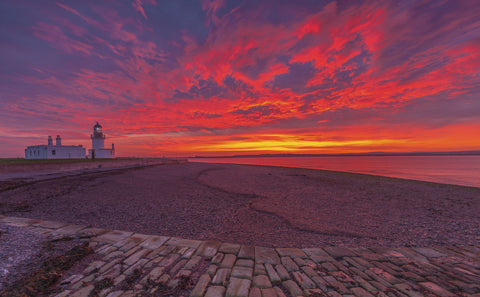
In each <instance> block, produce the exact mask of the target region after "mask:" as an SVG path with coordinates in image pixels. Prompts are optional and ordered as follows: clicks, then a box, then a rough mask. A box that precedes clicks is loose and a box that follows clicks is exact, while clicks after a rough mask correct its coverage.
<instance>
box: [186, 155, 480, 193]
mask: <svg viewBox="0 0 480 297" xmlns="http://www.w3.org/2000/svg"><path fill="white" fill-rule="evenodd" d="M189 161H191V162H206V163H234V164H252V165H269V166H284V167H299V168H313V169H326V170H335V171H347V172H357V173H367V174H374V175H383V176H390V177H399V178H407V179H416V180H423V181H431V182H438V183H446V184H456V185H464V186H473V187H480V156H341V157H251V158H250V157H249V158H192V159H189Z"/></svg>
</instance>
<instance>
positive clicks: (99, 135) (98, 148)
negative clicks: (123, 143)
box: [88, 122, 115, 158]
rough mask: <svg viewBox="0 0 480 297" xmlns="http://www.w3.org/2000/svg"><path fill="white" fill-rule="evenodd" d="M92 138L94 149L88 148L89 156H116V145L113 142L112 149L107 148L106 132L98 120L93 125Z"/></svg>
mask: <svg viewBox="0 0 480 297" xmlns="http://www.w3.org/2000/svg"><path fill="white" fill-rule="evenodd" d="M90 138H91V139H92V149H89V150H88V157H89V158H115V146H114V144H113V143H112V148H111V149H106V148H105V134H103V132H102V126H100V124H99V123H98V122H97V124H95V126H93V134H91V135H90Z"/></svg>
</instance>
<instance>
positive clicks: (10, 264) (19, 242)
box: [0, 223, 47, 291]
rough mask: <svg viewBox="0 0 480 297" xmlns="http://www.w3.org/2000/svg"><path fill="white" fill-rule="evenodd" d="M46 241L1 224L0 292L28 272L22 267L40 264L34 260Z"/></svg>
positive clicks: (43, 238) (36, 235)
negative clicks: (35, 263)
mask: <svg viewBox="0 0 480 297" xmlns="http://www.w3.org/2000/svg"><path fill="white" fill-rule="evenodd" d="M46 240H47V239H46V236H43V235H41V234H37V233H33V232H30V231H28V230H25V229H24V228H20V227H13V226H7V225H4V224H1V223H0V291H1V290H2V289H4V288H5V287H6V286H8V285H10V284H12V283H13V282H14V281H16V280H18V279H20V278H21V277H22V276H24V275H25V273H27V272H28V271H25V270H22V269H21V267H24V266H27V264H28V263H33V262H38V261H36V260H35V259H34V258H35V257H38V255H39V254H40V251H41V250H42V249H43V246H44V242H46ZM19 251H21V252H19Z"/></svg>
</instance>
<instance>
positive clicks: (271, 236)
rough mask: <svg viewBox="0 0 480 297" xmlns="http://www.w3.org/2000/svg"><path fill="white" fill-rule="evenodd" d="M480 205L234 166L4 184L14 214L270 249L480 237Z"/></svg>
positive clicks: (462, 194) (478, 196) (356, 181)
mask: <svg viewBox="0 0 480 297" xmlns="http://www.w3.org/2000/svg"><path fill="white" fill-rule="evenodd" d="M9 187H11V185H10V186H9ZM0 188H1V187H0ZM478 213H480V188H469V187H462V186H452V185H442V184H435V183H428V182H417V181H408V180H401V179H394V178H386V177H378V176H370V175H362V174H354V173H339V172H331V171H322V170H309V169H295V168H280V167H264V166H248V165H231V164H206V163H189V164H182V165H162V166H153V167H146V168H137V169H129V170H116V171H109V172H99V173H89V174H84V175H79V176H68V177H63V178H56V179H52V180H46V181H39V182H35V183H32V184H26V185H22V186H20V187H17V188H13V189H9V190H8V189H7V190H3V191H2V192H0V214H4V215H7V216H20V217H28V218H35V219H43V220H55V221H62V222H67V223H74V224H85V225H93V226H97V227H101V228H111V229H121V230H131V231H135V232H139V233H146V234H159V235H166V236H176V237H183V238H190V239H200V240H205V239H214V240H220V241H226V242H234V243H242V244H250V245H259V246H270V247H325V246H331V245H337V246H354V247H358V246H378V245H382V246H392V247H396V246H431V245H452V244H465V245H470V244H476V245H478V244H479V243H480V234H479V231H478V226H480V216H478Z"/></svg>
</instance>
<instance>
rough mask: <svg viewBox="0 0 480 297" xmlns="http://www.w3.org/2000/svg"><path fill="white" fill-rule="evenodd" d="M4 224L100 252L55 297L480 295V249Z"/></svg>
mask: <svg viewBox="0 0 480 297" xmlns="http://www.w3.org/2000/svg"><path fill="white" fill-rule="evenodd" d="M0 222H2V223H5V224H9V225H12V226H17V227H21V228H28V230H30V231H34V232H38V233H42V234H46V235H49V234H50V235H51V236H52V238H59V236H72V237H75V238H81V240H83V241H87V242H88V243H89V246H90V247H92V248H93V250H94V253H95V254H96V255H95V256H93V257H91V259H92V260H91V261H90V262H87V263H84V264H83V265H84V266H82V267H81V268H80V270H78V271H80V272H76V274H74V275H71V276H70V277H68V278H67V277H65V279H62V280H61V281H60V283H61V284H62V285H61V286H60V288H61V290H60V292H59V293H58V294H57V295H56V296H77V297H82V296H89V295H91V294H92V292H94V288H96V287H95V286H96V285H97V282H98V281H100V280H104V279H111V280H112V282H113V284H112V285H111V286H107V287H106V288H103V289H102V291H101V292H99V293H98V295H99V296H110V297H116V296H121V297H124V296H150V295H152V294H154V293H155V292H154V290H155V289H152V288H157V289H158V286H160V287H162V288H168V290H171V292H175V290H177V289H178V290H184V291H183V293H182V296H191V297H204V296H206V297H286V296H289V297H295V296H330V297H339V296H340V297H346V296H348V297H371V296H386V297H389V296H408V297H420V296H436V297H438V296H440V297H445V296H447V297H450V296H459V297H469V296H475V297H478V296H480V285H479V284H480V246H442V247H414V248H408V247H402V248H385V247H370V248H345V247H325V248H305V249H296V248H276V249H273V248H265V247H254V246H247V245H239V244H231V243H221V242H217V241H198V240H190V239H182V238H170V237H164V236H157V235H145V234H136V233H135V234H134V233H132V232H128V231H119V230H105V229H99V228H86V227H85V226H80V225H71V224H64V223H59V222H49V221H40V220H33V219H28V218H15V217H5V216H0ZM87 232H88V233H87ZM85 234H88V236H85ZM132 277H134V280H133V282H134V283H133V284H132V283H131V282H132ZM97 286H98V285H97ZM119 288H128V289H119ZM152 290H153V291H152Z"/></svg>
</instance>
